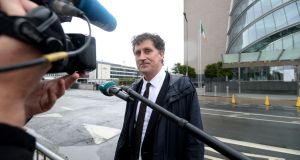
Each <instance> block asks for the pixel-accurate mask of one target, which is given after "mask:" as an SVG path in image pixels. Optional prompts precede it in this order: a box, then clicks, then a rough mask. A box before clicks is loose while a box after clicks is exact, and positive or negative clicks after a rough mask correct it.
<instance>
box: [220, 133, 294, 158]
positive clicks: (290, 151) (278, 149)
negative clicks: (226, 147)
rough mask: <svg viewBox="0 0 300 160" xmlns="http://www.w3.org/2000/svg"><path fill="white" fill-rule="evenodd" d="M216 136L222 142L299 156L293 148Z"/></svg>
mask: <svg viewBox="0 0 300 160" xmlns="http://www.w3.org/2000/svg"><path fill="white" fill-rule="evenodd" d="M216 138H217V139H219V140H220V141H222V142H224V143H229V144H234V145H239V146H245V147H251V148H256V149H262V150H268V151H274V152H280V153H285V154H292V155H299V156H300V151H299V150H295V149H287V148H281V147H274V146H269V145H264V144H258V143H252V142H246V141H238V140H234V139H228V138H222V137H216Z"/></svg>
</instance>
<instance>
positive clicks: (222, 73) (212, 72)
mask: <svg viewBox="0 0 300 160" xmlns="http://www.w3.org/2000/svg"><path fill="white" fill-rule="evenodd" d="M222 66H223V64H222V62H217V63H213V64H209V65H207V66H206V68H205V70H204V75H205V77H207V78H215V77H226V76H228V78H229V79H231V78H232V77H233V72H232V70H231V69H229V68H222Z"/></svg>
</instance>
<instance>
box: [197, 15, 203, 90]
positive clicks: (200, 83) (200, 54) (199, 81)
mask: <svg viewBox="0 0 300 160" xmlns="http://www.w3.org/2000/svg"><path fill="white" fill-rule="evenodd" d="M201 34H202V21H201V20H200V34H199V39H200V43H199V44H200V47H199V48H200V53H199V56H200V60H199V61H200V63H199V64H200V67H198V68H199V78H200V80H199V79H198V84H199V85H200V87H202V75H201V71H202V37H201V36H202V35H201Z"/></svg>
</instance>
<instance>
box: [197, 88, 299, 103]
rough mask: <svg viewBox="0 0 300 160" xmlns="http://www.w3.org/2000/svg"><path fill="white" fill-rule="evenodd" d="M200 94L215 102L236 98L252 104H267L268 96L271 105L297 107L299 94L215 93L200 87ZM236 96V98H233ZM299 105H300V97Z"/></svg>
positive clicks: (204, 99)
mask: <svg viewBox="0 0 300 160" xmlns="http://www.w3.org/2000/svg"><path fill="white" fill-rule="evenodd" d="M198 96H199V98H200V100H202V101H210V102H215V103H220V102H222V103H228V104H232V100H233V99H235V102H236V104H245V105H246V104H252V105H265V103H266V101H267V97H268V102H269V104H270V106H286V107H296V105H297V99H298V96H297V95H278V94H276V95H275V94H249V93H241V94H238V93H228V94H227V93H214V92H204V91H203V90H199V89H198ZM233 96H234V98H233ZM298 105H299V107H300V98H299V102H298Z"/></svg>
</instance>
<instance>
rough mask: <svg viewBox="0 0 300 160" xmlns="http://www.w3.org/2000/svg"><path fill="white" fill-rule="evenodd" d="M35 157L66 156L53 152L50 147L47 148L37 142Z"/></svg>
mask: <svg viewBox="0 0 300 160" xmlns="http://www.w3.org/2000/svg"><path fill="white" fill-rule="evenodd" d="M33 159H34V160H65V159H64V158H62V157H61V156H59V155H57V154H56V153H54V152H52V151H51V150H49V149H48V148H46V147H45V146H43V145H41V144H40V143H38V142H36V150H35V153H34V158H33ZM66 159H68V158H66Z"/></svg>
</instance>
